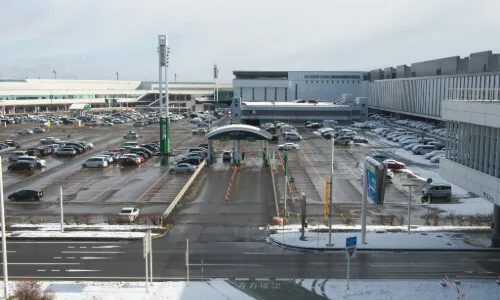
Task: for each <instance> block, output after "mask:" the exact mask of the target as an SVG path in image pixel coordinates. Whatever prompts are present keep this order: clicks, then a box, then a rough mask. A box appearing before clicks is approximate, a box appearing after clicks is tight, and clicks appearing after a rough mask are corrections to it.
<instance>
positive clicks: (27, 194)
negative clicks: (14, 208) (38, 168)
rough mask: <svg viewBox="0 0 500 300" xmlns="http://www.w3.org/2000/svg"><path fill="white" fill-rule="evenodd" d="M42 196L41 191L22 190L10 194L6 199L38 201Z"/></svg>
mask: <svg viewBox="0 0 500 300" xmlns="http://www.w3.org/2000/svg"><path fill="white" fill-rule="evenodd" d="M42 197H43V192H42V191H34V190H22V191H19V192H15V193H13V194H10V195H9V197H8V199H9V200H11V201H23V200H29V201H40V199H41V198H42Z"/></svg>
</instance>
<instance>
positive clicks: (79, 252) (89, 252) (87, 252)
mask: <svg viewBox="0 0 500 300" xmlns="http://www.w3.org/2000/svg"><path fill="white" fill-rule="evenodd" d="M61 253H66V254H68V253H75V254H120V253H125V252H119V251H102V252H96V251H61Z"/></svg>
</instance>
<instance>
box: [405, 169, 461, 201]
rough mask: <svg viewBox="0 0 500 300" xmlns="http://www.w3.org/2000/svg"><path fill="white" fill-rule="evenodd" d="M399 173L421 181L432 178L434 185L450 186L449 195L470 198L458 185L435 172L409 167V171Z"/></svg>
mask: <svg viewBox="0 0 500 300" xmlns="http://www.w3.org/2000/svg"><path fill="white" fill-rule="evenodd" d="M400 171H401V172H406V173H409V174H412V175H414V176H416V177H417V178H418V179H420V180H422V181H426V180H427V179H428V178H432V181H433V182H435V183H446V184H451V193H452V195H453V196H461V197H463V196H470V193H469V191H467V190H466V189H463V188H461V187H459V186H458V185H455V184H453V183H451V182H449V181H446V180H444V179H443V178H442V177H441V176H440V175H439V173H438V172H436V171H432V170H427V169H424V168H419V167H413V166H412V167H410V169H403V170H400Z"/></svg>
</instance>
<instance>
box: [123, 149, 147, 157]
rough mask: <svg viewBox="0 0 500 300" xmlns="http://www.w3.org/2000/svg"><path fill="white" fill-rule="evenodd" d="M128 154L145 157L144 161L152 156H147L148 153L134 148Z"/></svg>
mask: <svg viewBox="0 0 500 300" xmlns="http://www.w3.org/2000/svg"><path fill="white" fill-rule="evenodd" d="M128 153H132V154H137V155H139V156H142V157H144V159H148V158H149V157H150V156H149V154H147V153H146V152H144V151H143V150H140V149H136V148H132V149H130V151H129V152H128Z"/></svg>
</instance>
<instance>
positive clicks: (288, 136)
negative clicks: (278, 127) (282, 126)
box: [283, 132, 302, 141]
mask: <svg viewBox="0 0 500 300" xmlns="http://www.w3.org/2000/svg"><path fill="white" fill-rule="evenodd" d="M283 139H284V140H286V141H300V140H302V136H300V135H299V134H298V133H297V132H285V134H284V136H283Z"/></svg>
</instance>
